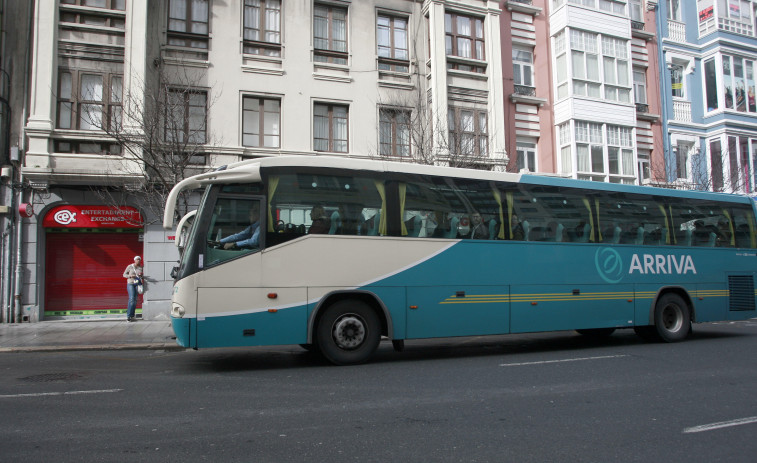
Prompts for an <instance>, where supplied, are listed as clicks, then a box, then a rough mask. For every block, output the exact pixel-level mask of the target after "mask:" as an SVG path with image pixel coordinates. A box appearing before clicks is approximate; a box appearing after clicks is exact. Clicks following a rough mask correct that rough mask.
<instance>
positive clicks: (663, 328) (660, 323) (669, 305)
mask: <svg viewBox="0 0 757 463" xmlns="http://www.w3.org/2000/svg"><path fill="white" fill-rule="evenodd" d="M654 327H655V329H656V331H657V334H658V335H659V337H660V338H661V339H662V340H663V341H665V342H677V341H682V340H683V339H684V338H686V336H688V335H689V331H691V313H690V312H689V305H688V304H687V303H686V301H684V300H683V298H682V297H681V296H679V295H678V294H675V293H667V294H665V295H663V296H662V297H660V299H659V300H658V301H657V304H656V305H655V309H654Z"/></svg>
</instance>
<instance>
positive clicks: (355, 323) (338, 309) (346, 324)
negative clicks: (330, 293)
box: [316, 299, 381, 365]
mask: <svg viewBox="0 0 757 463" xmlns="http://www.w3.org/2000/svg"><path fill="white" fill-rule="evenodd" d="M316 340H317V342H318V349H319V350H320V352H321V354H322V355H323V356H324V357H325V358H326V360H328V361H329V362H331V363H333V364H335V365H355V364H358V363H363V362H365V361H366V360H368V359H369V358H370V357H371V355H373V353H374V352H375V351H376V348H377V347H378V345H379V341H381V322H380V320H379V317H378V315H376V312H375V311H374V310H373V309H371V307H369V306H368V305H367V304H366V303H364V302H362V301H358V300H355V299H345V300H341V301H337V302H335V303H334V304H333V305H331V306H329V307H327V308H326V310H325V312H324V313H323V316H321V318H320V320H319V322H318V328H317V329H316Z"/></svg>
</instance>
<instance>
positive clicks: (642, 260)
mask: <svg viewBox="0 0 757 463" xmlns="http://www.w3.org/2000/svg"><path fill="white" fill-rule="evenodd" d="M594 264H595V265H596V267H597V273H599V276H600V277H602V279H603V280H605V281H606V282H608V283H619V282H620V280H622V279H623V276H624V275H625V274H626V273H625V271H624V267H623V258H622V257H620V254H619V253H618V251H616V250H615V249H613V248H599V249H597V252H596V254H595V255H594ZM634 272H636V273H639V274H641V275H673V274H677V275H685V274H687V273H693V274H695V275H696V273H697V269H696V267H695V266H694V260H693V259H692V258H691V256H689V255H683V256H675V255H673V254H641V255H640V254H634V255H633V256H632V257H631V265H630V266H629V268H628V274H629V275H630V274H633V273H634Z"/></svg>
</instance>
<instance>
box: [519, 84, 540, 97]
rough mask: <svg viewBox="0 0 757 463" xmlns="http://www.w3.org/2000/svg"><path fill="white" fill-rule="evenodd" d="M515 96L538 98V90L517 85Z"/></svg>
mask: <svg viewBox="0 0 757 463" xmlns="http://www.w3.org/2000/svg"><path fill="white" fill-rule="evenodd" d="M515 94H516V95H522V96H536V89H535V88H534V87H528V86H526V85H516V86H515Z"/></svg>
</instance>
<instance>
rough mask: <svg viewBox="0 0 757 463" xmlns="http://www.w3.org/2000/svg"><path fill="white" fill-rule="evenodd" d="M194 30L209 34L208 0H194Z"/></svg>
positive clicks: (197, 32) (198, 32)
mask: <svg viewBox="0 0 757 463" xmlns="http://www.w3.org/2000/svg"><path fill="white" fill-rule="evenodd" d="M192 32H193V33H195V34H203V35H208V0H192Z"/></svg>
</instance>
